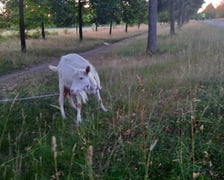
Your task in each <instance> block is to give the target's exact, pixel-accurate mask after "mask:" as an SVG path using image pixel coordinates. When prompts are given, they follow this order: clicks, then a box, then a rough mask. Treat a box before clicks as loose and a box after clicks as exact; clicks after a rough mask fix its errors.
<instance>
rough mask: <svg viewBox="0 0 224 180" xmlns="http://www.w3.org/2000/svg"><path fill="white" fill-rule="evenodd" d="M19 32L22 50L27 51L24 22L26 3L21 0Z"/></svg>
mask: <svg viewBox="0 0 224 180" xmlns="http://www.w3.org/2000/svg"><path fill="white" fill-rule="evenodd" d="M19 32H20V41H21V51H22V52H26V37H25V24H24V3H23V0H19Z"/></svg>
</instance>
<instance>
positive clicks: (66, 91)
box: [64, 87, 71, 97]
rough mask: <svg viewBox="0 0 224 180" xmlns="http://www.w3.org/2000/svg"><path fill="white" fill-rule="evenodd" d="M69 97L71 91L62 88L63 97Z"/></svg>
mask: <svg viewBox="0 0 224 180" xmlns="http://www.w3.org/2000/svg"><path fill="white" fill-rule="evenodd" d="M66 96H71V91H70V89H69V88H66V87H64V97H66Z"/></svg>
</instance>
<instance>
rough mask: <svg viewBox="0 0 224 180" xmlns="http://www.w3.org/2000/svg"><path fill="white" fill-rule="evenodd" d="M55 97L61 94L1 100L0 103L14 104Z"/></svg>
mask: <svg viewBox="0 0 224 180" xmlns="http://www.w3.org/2000/svg"><path fill="white" fill-rule="evenodd" d="M53 96H59V94H56V93H55V94H45V95H40V96H32V97H22V98H15V99H1V100H0V103H4V102H13V101H27V100H33V99H41V98H49V97H53Z"/></svg>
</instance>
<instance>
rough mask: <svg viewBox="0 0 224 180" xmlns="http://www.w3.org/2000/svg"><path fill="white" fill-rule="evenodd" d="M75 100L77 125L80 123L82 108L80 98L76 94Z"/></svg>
mask: <svg viewBox="0 0 224 180" xmlns="http://www.w3.org/2000/svg"><path fill="white" fill-rule="evenodd" d="M76 99H77V105H76V109H77V123H78V124H79V123H81V122H82V118H81V108H82V97H81V96H80V95H79V94H77V95H76Z"/></svg>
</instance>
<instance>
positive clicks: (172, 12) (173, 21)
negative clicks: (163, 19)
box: [170, 0, 175, 35]
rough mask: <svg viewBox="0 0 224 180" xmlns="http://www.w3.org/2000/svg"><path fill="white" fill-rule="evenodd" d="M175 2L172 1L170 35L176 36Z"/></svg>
mask: <svg viewBox="0 0 224 180" xmlns="http://www.w3.org/2000/svg"><path fill="white" fill-rule="evenodd" d="M174 1H175V0H170V34H171V35H173V34H175V2H174Z"/></svg>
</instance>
